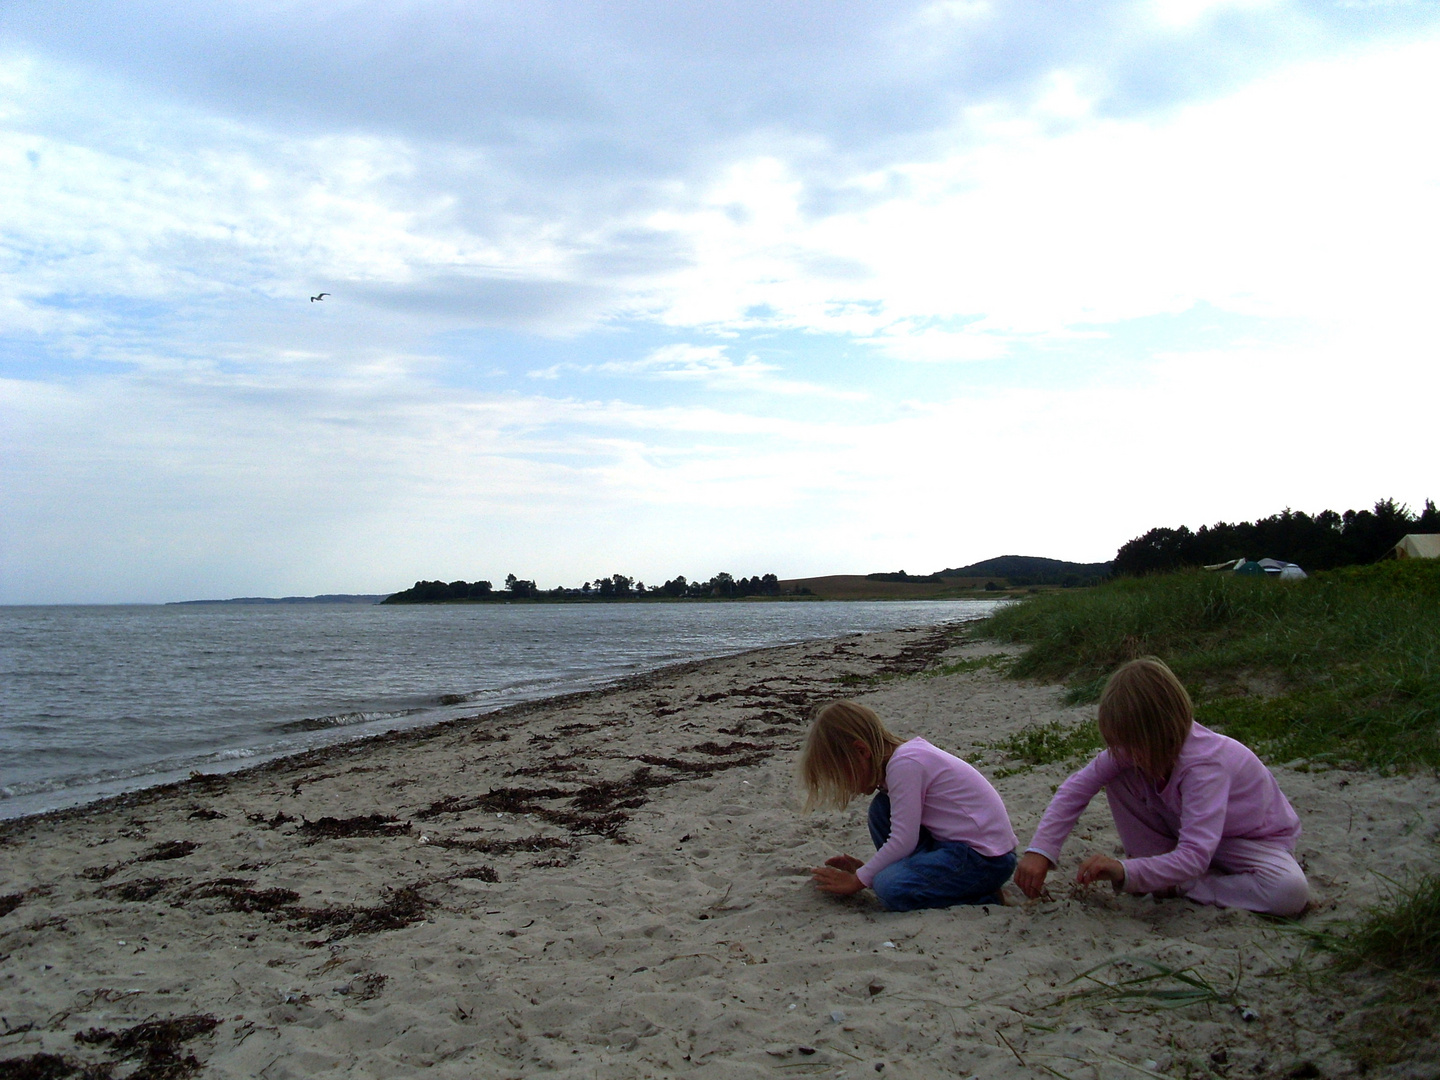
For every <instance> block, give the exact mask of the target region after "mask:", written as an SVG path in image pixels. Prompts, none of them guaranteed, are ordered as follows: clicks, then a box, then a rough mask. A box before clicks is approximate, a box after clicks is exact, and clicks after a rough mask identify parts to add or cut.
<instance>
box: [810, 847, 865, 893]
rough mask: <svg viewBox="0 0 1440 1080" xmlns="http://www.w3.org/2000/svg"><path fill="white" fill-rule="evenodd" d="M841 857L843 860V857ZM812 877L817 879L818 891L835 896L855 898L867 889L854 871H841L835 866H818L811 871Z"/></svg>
mask: <svg viewBox="0 0 1440 1080" xmlns="http://www.w3.org/2000/svg"><path fill="white" fill-rule="evenodd" d="M841 857H842V858H843V856H841ZM860 865H864V864H860ZM810 876H811V877H812V878H814V879H815V887H816V888H817V889H819V890H820V891H821V892H828V893H830V894H831V895H833V896H853V895H854V894H855V893H857V892H859V891H860V890H861V889H863V888H865V886H864V885H862V884H861V883H860V879H859V878H858V877H856V876H855V874H854V873H853V872H852V871H849V870H841V869H839V868H837V867H834V866H817V867H815V869H813V870H811V871H810Z"/></svg>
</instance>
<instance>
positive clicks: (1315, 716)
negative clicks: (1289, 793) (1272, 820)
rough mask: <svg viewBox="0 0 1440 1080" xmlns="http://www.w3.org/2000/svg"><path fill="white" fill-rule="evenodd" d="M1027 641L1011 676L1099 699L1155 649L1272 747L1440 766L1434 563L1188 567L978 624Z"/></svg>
mask: <svg viewBox="0 0 1440 1080" xmlns="http://www.w3.org/2000/svg"><path fill="white" fill-rule="evenodd" d="M977 629H978V631H979V632H980V633H983V634H985V635H987V636H989V637H992V638H996V639H999V640H1002V641H1010V642H1016V643H1020V644H1024V645H1027V646H1028V649H1027V651H1026V652H1025V654H1024V655H1023V656H1022V657H1020V659H1019V660H1018V661H1017V662H1016V663H1015V665H1014V667H1013V669H1012V672H1011V673H1012V674H1013V675H1015V676H1017V677H1039V678H1050V679H1055V680H1063V681H1064V682H1066V684H1067V685H1068V688H1069V697H1070V700H1071V701H1072V702H1085V701H1094V700H1095V699H1096V698H1098V696H1099V693H1100V689H1101V687H1102V686H1103V685H1104V681H1105V679H1106V678H1107V677H1108V676H1109V674H1110V672H1111V671H1113V670H1114V669H1115V667H1116V666H1118V665H1119V664H1120V663H1122V662H1124V661H1126V660H1129V659H1132V658H1134V657H1136V656H1143V655H1146V654H1155V655H1158V656H1160V657H1161V658H1162V659H1164V660H1165V661H1166V663H1168V664H1169V665H1170V666H1171V667H1172V668H1173V669H1174V670H1175V673H1176V674H1177V675H1179V677H1180V678H1181V679H1182V680H1183V681H1184V682H1185V684H1186V686H1187V687H1188V688H1189V690H1190V692H1191V695H1192V696H1193V697H1194V698H1195V701H1196V715H1197V717H1198V719H1199V720H1200V721H1201V722H1202V723H1204V724H1206V725H1207V726H1212V727H1217V728H1220V729H1222V730H1224V731H1225V732H1226V733H1227V734H1229V735H1231V736H1233V737H1235V738H1238V739H1241V740H1242V741H1244V742H1246V743H1248V744H1250V745H1251V746H1252V747H1254V748H1255V749H1256V750H1257V751H1259V752H1260V753H1262V754H1263V755H1265V756H1269V757H1272V758H1277V759H1279V760H1290V759H1296V758H1302V759H1308V760H1311V761H1315V762H1328V763H1340V762H1347V763H1348V762H1353V763H1358V764H1362V765H1366V766H1369V767H1373V768H1380V769H1393V768H1396V767H1404V766H1410V765H1426V766H1431V767H1440V560H1433V559H1403V560H1395V561H1388V562H1382V563H1375V564H1373V565H1370V566H1355V567H1346V568H1344V569H1341V570H1333V571H1329V572H1327V573H1319V574H1315V575H1313V576H1312V577H1310V578H1308V579H1306V580H1304V581H1298V582H1280V581H1274V580H1270V579H1268V578H1252V577H1240V576H1237V575H1234V574H1223V573H1206V572H1204V571H1182V572H1178V573H1174V574H1164V575H1156V576H1153V577H1146V578H1129V579H1121V580H1117V581H1112V582H1108V583H1106V584H1104V585H1100V586H1096V587H1095V588H1091V589H1069V590H1063V591H1058V592H1049V593H1041V594H1039V595H1036V596H1032V597H1029V598H1027V599H1025V600H1022V601H1021V602H1020V603H1017V604H1012V605H1008V606H1007V607H1005V608H1003V609H1001V610H1000V611H997V612H996V613H995V614H994V615H992V616H991V617H990V618H989V619H988V620H986V621H985V622H984V623H982V624H980V626H979V627H978V628H977Z"/></svg>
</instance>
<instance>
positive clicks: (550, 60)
mask: <svg viewBox="0 0 1440 1080" xmlns="http://www.w3.org/2000/svg"><path fill="white" fill-rule="evenodd" d="M1437 114H1440V5H1437V4H1436V3H1435V2H1433V0H1425V2H1405V0H1390V2H1385V0H1373V2H1363V0H1349V2H1321V0H1312V2H1308V3H1299V2H1292V3H1285V2H1274V3H1267V2H1206V0H1154V2H1148V3H1142V2H1107V0H1081V2H1074V3H1064V2H1058V0H1057V2H1054V3H1043V4H1037V3H1031V2H1026V0H1015V2H1002V0H994V2H984V0H942V2H933V3H911V2H892V3H886V4H875V3H868V2H865V3H859V2H844V0H842V2H835V0H825V2H820V0H815V2H801V0H796V2H783V0H782V2H768V0H767V2H765V3H741V4H715V3H693V2H681V0H676V2H664V3H658V2H657V3H640V2H634V3H625V2H619V3H605V4H599V3H580V2H568V3H546V2H540V0H526V2H524V3H517V2H513V0H512V2H509V3H488V2H484V0H464V2H443V0H433V2H413V0H374V2H370V0H307V2H291V0H243V2H242V0H234V2H230V0H213V2H211V3H208V4H203V5H198V4H194V3H181V2H178V0H177V2H165V0H150V2H145V0H123V2H119V0H117V2H114V3H107V2H103V0H79V2H77V3H73V4H64V5H56V4H54V3H53V2H52V0H35V2H31V0H6V2H5V3H4V4H3V6H0V455H3V462H0V603H24V602H42V603H44V602H77V601H102V602H108V601H159V600H172V599H185V598H192V597H201V596H235V595H257V594H258V595H283V594H291V593H317V592H372V591H374V592H380V591H389V590H394V589H398V588H403V587H405V586H408V585H409V584H410V583H411V582H413V581H414V580H415V579H417V578H422V577H423V578H436V577H438V578H444V579H447V580H448V579H453V578H466V579H468V580H474V579H476V578H482V577H484V578H490V579H492V580H495V581H497V582H498V581H499V580H501V579H503V577H504V576H505V574H507V573H511V572H513V573H516V574H519V575H520V576H522V577H533V578H536V579H538V580H539V583H540V584H541V585H542V586H544V587H548V586H551V585H555V584H571V585H575V584H578V583H579V582H580V581H582V580H585V579H587V578H590V579H593V578H595V577H599V576H601V575H603V574H609V573H612V572H616V571H619V572H624V573H628V574H631V575H638V576H640V577H641V578H643V579H645V580H646V581H651V582H658V581H660V580H663V579H664V578H665V577H668V576H672V575H674V574H677V573H684V574H686V575H688V576H691V577H697V576H699V577H709V576H710V575H711V574H713V573H715V572H716V571H719V570H727V571H729V572H731V573H734V574H737V575H738V574H745V575H749V574H754V573H765V572H774V573H777V574H779V575H780V576H781V577H790V576H801V575H810V574H822V573H843V572H860V573H863V572H867V571H874V570H897V569H901V568H904V569H906V570H909V571H910V572H912V573H918V572H928V571H933V570H936V569H940V568H942V567H947V566H957V565H961V564H964V563H967V562H971V561H975V560H978V559H983V558H988V557H990V556H994V555H1001V554H1029V555H1045V556H1051V557H1056V558H1065V559H1075V560H1082V561H1090V560H1100V559H1106V558H1109V557H1110V556H1111V555H1113V553H1114V551H1115V549H1116V548H1117V547H1118V546H1119V545H1120V544H1121V543H1123V542H1124V541H1126V540H1128V539H1130V538H1131V537H1133V536H1135V535H1138V534H1139V533H1141V532H1143V531H1145V530H1146V529H1148V528H1150V527H1151V526H1154V525H1162V524H1166V525H1179V524H1189V525H1191V526H1196V525H1199V524H1201V523H1204V522H1212V521H1216V520H1222V519H1223V520H1239V519H1246V518H1253V517H1255V516H1259V515H1264V514H1269V513H1273V512H1276V511H1278V510H1280V509H1282V508H1283V507H1286V506H1292V507H1295V508H1297V509H1305V510H1309V511H1318V510H1320V509H1324V508H1326V507H1332V508H1335V509H1345V508H1348V507H1352V506H1355V507H1361V506H1367V505H1369V504H1371V503H1373V502H1374V501H1375V500H1376V499H1378V498H1381V497H1394V498H1397V499H1400V500H1402V501H1406V502H1409V503H1410V504H1411V505H1412V506H1418V505H1419V503H1420V502H1421V501H1422V500H1423V499H1424V498H1426V497H1427V496H1430V497H1440V484H1436V483H1435V481H1436V479H1437V475H1440V474H1437V471H1436V461H1437V460H1440V458H1437V455H1436V452H1435V449H1434V433H1435V428H1436V423H1435V419H1434V415H1435V401H1436V400H1437V398H1440V393H1437V391H1440V377H1437V345H1436V329H1435V323H1436V312H1437V310H1440V305H1437V301H1436V295H1437V291H1440V289H1437V287H1440V260H1437V256H1436V253H1437V251H1440V115H1437ZM322 291H323V292H325V293H328V294H329V295H327V296H326V298H325V299H324V300H323V301H321V302H318V303H315V302H312V301H311V300H310V297H311V296H313V295H315V294H317V293H320V292H322ZM1256 554H1264V553H1263V552H1261V553H1256Z"/></svg>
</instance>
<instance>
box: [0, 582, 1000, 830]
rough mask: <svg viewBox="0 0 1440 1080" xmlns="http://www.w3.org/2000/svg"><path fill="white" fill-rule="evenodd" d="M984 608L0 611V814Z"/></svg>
mask: <svg viewBox="0 0 1440 1080" xmlns="http://www.w3.org/2000/svg"><path fill="white" fill-rule="evenodd" d="M994 606H995V602H994V601H987V600H956V601H923V602H910V603H907V602H895V601H886V602H850V603H825V602H812V603H728V604H718V603H717V604H644V605H640V604H594V605H580V604H574V605H555V606H543V605H513V606H512V605H504V604H495V605H464V606H449V605H446V606H425V607H379V606H364V605H353V604H335V605H313V606H312V605H295V606H290V605H264V606H248V605H245V606H242V605H183V606H176V607H32V608H20V607H12V608H0V818H6V817H16V816H19V815H21V814H30V813H37V812H39V811H43V810H49V809H55V808H58V807H62V806H71V805H75V804H77V803H83V802H87V801H90V800H93V799H97V798H102V797H104V796H106V795H111V794H115V793H117V792H120V791H126V790H133V789H135V788H139V787H146V786H149V785H151V784H156V783H164V782H166V781H169V780H172V779H176V778H179V777H182V776H185V775H188V773H189V772H190V770H192V769H204V770H206V771H216V770H219V769H225V768H238V767H242V766H244V765H249V764H255V763H257V762H259V761H263V760H266V759H268V758H272V757H277V756H279V755H282V754H287V753H296V752H298V751H301V750H306V749H310V748H312V747H314V746H318V745H322V744H326V743H331V742H337V741H342V740H346V739H354V738H363V737H366V736H369V735H375V734H378V733H380V732H384V731H391V730H395V729H396V728H402V727H414V726H421V725H425V724H433V723H437V722H439V721H441V720H446V719H450V718H453V717H456V716H466V715H473V714H474V713H476V712H484V711H487V710H491V709H497V708H501V707H503V706H505V705H510V704H513V703H515V702H518V701H524V700H529V699H533V698H538V697H545V696H548V695H552V694H560V693H566V692H569V691H572V690H581V689H587V688H590V687H594V686H599V685H602V684H604V683H606V682H609V681H612V680H614V679H617V678H620V677H622V676H625V675H630V674H634V673H636V672H641V671H646V670H651V669H654V668H657V667H661V666H663V665H665V664H670V663H675V662H677V661H682V660H692V659H698V658H703V657H713V656H723V655H726V654H728V653H735V652H740V651H743V650H746V649H753V648H759V647H763V646H769V645H782V644H787V643H791V642H796V641H805V640H810V639H815V638H825V637H835V636H838V635H842V634H848V633H855V632H860V631H869V630H894V629H899V628H901V627H909V626H927V625H933V624H936V623H941V622H950V621H961V620H969V619H977V618H982V617H984V616H985V615H987V614H989V613H990V611H991V610H993V608H994Z"/></svg>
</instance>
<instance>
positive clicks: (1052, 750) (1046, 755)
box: [981, 720, 1105, 779]
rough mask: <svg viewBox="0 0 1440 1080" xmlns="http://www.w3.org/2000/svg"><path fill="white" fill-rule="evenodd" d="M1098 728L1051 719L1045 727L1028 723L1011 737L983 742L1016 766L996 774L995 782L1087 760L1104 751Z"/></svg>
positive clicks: (1091, 725)
mask: <svg viewBox="0 0 1440 1080" xmlns="http://www.w3.org/2000/svg"><path fill="white" fill-rule="evenodd" d="M1104 745H1105V742H1104V740H1103V739H1101V738H1100V729H1099V728H1097V727H1096V726H1095V724H1094V722H1093V721H1091V722H1087V723H1083V724H1067V723H1065V722H1064V721H1062V720H1052V721H1051V722H1050V723H1048V724H1028V725H1026V726H1025V727H1023V728H1021V729H1020V730H1019V731H1017V732H1015V733H1014V734H1011V735H1007V736H1006V737H1005V738H1003V739H1000V740H998V741H996V742H993V743H982V744H981V746H982V748H983V749H986V750H998V751H999V752H1000V753H1002V754H1004V755H1005V757H1007V758H1009V759H1010V760H1011V761H1018V762H1019V764H1018V765H1007V766H1006V767H1004V768H1002V769H999V770H997V771H996V773H995V777H996V779H1003V778H1005V777H1007V776H1015V775H1017V774H1019V773H1026V772H1029V771H1030V770H1031V769H1034V768H1035V767H1037V766H1039V765H1049V764H1051V763H1053V762H1057V761H1059V762H1069V761H1075V760H1077V759H1079V758H1087V757H1090V756H1091V755H1092V754H1095V753H1096V752H1098V751H1099V750H1100V749H1101V748H1103V747H1104Z"/></svg>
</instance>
